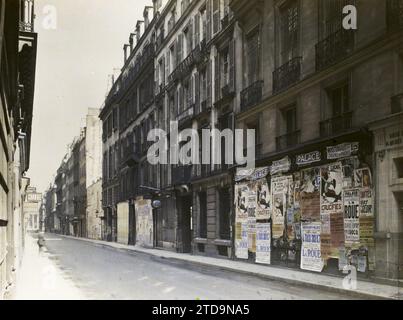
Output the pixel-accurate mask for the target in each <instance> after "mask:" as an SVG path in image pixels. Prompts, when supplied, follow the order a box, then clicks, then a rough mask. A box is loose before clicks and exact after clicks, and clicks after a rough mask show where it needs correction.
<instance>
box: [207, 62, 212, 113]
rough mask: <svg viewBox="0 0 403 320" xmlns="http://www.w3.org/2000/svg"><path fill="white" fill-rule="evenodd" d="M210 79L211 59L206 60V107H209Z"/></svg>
mask: <svg viewBox="0 0 403 320" xmlns="http://www.w3.org/2000/svg"><path fill="white" fill-rule="evenodd" d="M211 80H212V66H211V60H209V61H208V65H207V88H206V91H207V97H206V98H207V107H208V108H210V107H211V82H212V81H211Z"/></svg>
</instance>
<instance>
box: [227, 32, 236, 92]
mask: <svg viewBox="0 0 403 320" xmlns="http://www.w3.org/2000/svg"><path fill="white" fill-rule="evenodd" d="M228 56H229V89H230V92H235V57H236V54H235V40H234V39H232V40H231V41H230V43H229V52H228Z"/></svg>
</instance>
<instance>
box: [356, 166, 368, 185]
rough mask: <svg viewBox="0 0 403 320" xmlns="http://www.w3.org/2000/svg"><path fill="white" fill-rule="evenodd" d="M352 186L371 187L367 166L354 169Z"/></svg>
mask: <svg viewBox="0 0 403 320" xmlns="http://www.w3.org/2000/svg"><path fill="white" fill-rule="evenodd" d="M354 187H356V188H371V187H372V175H371V170H370V169H369V168H363V169H356V170H354Z"/></svg>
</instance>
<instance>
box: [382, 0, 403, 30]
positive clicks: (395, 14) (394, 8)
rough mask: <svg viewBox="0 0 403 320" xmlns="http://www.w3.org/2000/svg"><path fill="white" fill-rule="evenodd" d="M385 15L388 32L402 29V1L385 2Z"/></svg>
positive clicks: (391, 0) (390, 0)
mask: <svg viewBox="0 0 403 320" xmlns="http://www.w3.org/2000/svg"><path fill="white" fill-rule="evenodd" d="M386 14H387V17H386V21H387V24H388V30H389V31H396V30H399V29H402V28H403V0H387V8H386Z"/></svg>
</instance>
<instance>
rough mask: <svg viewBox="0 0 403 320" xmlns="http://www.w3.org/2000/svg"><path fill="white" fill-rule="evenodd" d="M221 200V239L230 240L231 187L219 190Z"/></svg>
mask: <svg viewBox="0 0 403 320" xmlns="http://www.w3.org/2000/svg"><path fill="white" fill-rule="evenodd" d="M219 200H220V212H219V214H220V218H219V230H220V239H224V240H230V239H231V233H230V224H231V223H230V217H231V195H230V190H229V189H222V190H220V192H219Z"/></svg>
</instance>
